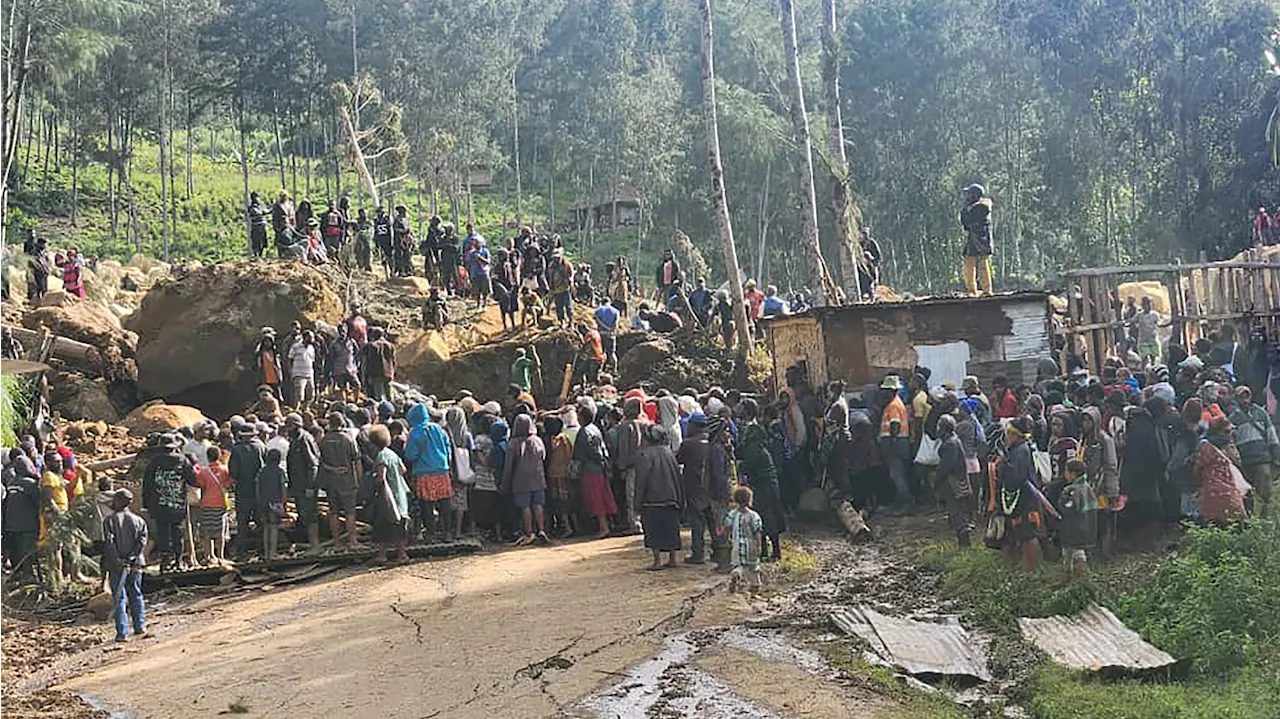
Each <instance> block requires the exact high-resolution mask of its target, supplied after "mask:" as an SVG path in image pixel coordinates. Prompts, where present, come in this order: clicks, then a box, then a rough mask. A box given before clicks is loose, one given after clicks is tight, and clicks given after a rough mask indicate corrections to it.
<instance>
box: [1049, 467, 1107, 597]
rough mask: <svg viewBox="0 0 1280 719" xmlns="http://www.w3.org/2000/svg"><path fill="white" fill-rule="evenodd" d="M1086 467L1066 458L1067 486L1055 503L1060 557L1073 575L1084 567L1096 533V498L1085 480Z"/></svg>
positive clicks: (1083, 571) (1065, 474) (1087, 470)
mask: <svg viewBox="0 0 1280 719" xmlns="http://www.w3.org/2000/svg"><path fill="white" fill-rule="evenodd" d="M1088 473H1089V468H1088V467H1087V466H1086V465H1085V463H1084V462H1082V461H1080V460H1078V459H1069V460H1067V466H1066V469H1065V472H1064V476H1065V477H1066V480H1067V486H1065V487H1063V488H1062V496H1061V497H1060V498H1059V499H1058V505H1059V507H1060V509H1061V513H1062V521H1061V522H1060V523H1059V525H1058V540H1059V541H1060V542H1061V543H1062V561H1063V564H1064V565H1065V566H1066V569H1067V571H1069V572H1071V573H1072V574H1075V575H1080V574H1084V573H1085V571H1086V570H1087V564H1086V562H1087V561H1088V557H1087V554H1086V553H1087V550H1090V549H1092V548H1093V543H1094V538H1095V537H1097V535H1098V501H1097V498H1096V497H1095V496H1094V493H1093V490H1092V489H1090V488H1089V483H1088V481H1087V480H1086V478H1087V476H1088Z"/></svg>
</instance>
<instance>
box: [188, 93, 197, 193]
mask: <svg viewBox="0 0 1280 719" xmlns="http://www.w3.org/2000/svg"><path fill="white" fill-rule="evenodd" d="M194 113H195V110H194V109H193V108H192V106H191V91H190V90H188V91H187V199H188V200H190V199H191V196H192V195H194V194H195V191H196V182H195V175H194V173H193V172H192V168H191V162H192V160H191V157H192V155H193V154H194V153H195V139H194V138H195V132H194V129H193V128H192V124H193V123H194V122H195V118H194V117H192V115H193V114H194Z"/></svg>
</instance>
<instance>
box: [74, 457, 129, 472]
mask: <svg viewBox="0 0 1280 719" xmlns="http://www.w3.org/2000/svg"><path fill="white" fill-rule="evenodd" d="M137 456H138V455H136V454H126V455H124V456H123V457H116V458H115V459H103V460H99V461H97V462H89V463H88V464H86V465H85V467H86V468H88V470H89V471H91V472H101V471H102V470H104V469H119V468H121V467H130V466H132V465H133V460H134V459H135V458H137Z"/></svg>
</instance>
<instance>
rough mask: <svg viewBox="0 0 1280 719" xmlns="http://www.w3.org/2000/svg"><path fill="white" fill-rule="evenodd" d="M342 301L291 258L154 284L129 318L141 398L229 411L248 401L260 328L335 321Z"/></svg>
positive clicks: (210, 269)
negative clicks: (135, 335)
mask: <svg viewBox="0 0 1280 719" xmlns="http://www.w3.org/2000/svg"><path fill="white" fill-rule="evenodd" d="M343 314H344V307H343V302H342V300H341V298H340V297H339V296H338V294H337V292H335V291H334V289H333V287H332V285H331V283H330V281H329V280H328V279H326V277H325V275H324V274H322V273H321V272H320V271H318V270H316V269H315V268H312V267H309V266H307V265H303V264H300V263H292V262H261V261H258V262H254V261H248V260H241V261H237V262H233V263H225V264H219V265H209V266H205V267H199V268H196V269H193V270H192V271H190V272H189V273H188V274H186V276H185V277H183V278H182V279H168V280H163V281H160V282H158V283H157V284H156V285H155V286H154V287H152V288H151V290H150V291H149V292H147V295H146V297H144V298H143V300H142V304H141V306H140V307H139V308H138V309H137V311H135V312H134V313H133V314H132V315H130V316H129V318H128V320H127V321H126V326H127V327H128V328H129V329H131V330H133V331H135V332H137V333H138V350H137V363H138V383H139V389H140V390H141V392H142V394H143V395H144V396H151V397H163V398H165V399H166V400H167V401H170V402H174V403H177V404H188V405H192V406H195V407H199V408H201V409H202V410H203V411H204V412H205V413H207V414H212V415H214V416H220V415H226V414H230V413H232V412H234V411H235V410H236V409H238V408H240V407H243V406H244V405H246V404H248V403H249V402H250V401H252V400H253V397H254V387H255V384H256V372H255V370H254V368H253V348H254V345H255V343H256V341H257V338H258V333H259V331H260V330H261V328H263V327H274V328H277V329H279V328H286V329H287V328H288V327H289V325H290V323H292V322H294V321H295V320H297V321H300V322H302V323H303V325H304V326H307V327H311V326H312V325H313V324H314V322H315V321H316V320H323V321H326V322H330V323H332V322H335V321H338V320H339V319H340V318H341V317H342V316H343Z"/></svg>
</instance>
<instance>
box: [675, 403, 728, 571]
mask: <svg viewBox="0 0 1280 719" xmlns="http://www.w3.org/2000/svg"><path fill="white" fill-rule="evenodd" d="M725 426H726V425H725V422H724V420H723V419H720V418H719V417H714V418H712V419H711V420H710V422H708V420H707V418H706V417H705V416H703V415H702V414H701V413H697V414H694V415H693V416H691V417H690V418H689V429H688V432H689V435H688V437H687V438H686V439H685V440H684V442H682V443H681V444H680V451H679V452H677V453H676V461H677V462H679V463H680V483H681V485H682V486H683V488H684V496H685V509H686V519H687V520H688V522H689V529H690V534H691V539H690V545H691V554H690V555H689V556H687V557H685V560H684V562H685V564H705V563H706V561H707V551H706V534H707V533H708V532H710V533H711V553H712V555H713V556H714V557H716V558H717V559H719V558H722V557H723V554H724V552H723V551H721V549H722V547H725V546H726V545H725V538H724V536H723V535H717V534H716V527H718V526H719V523H720V521H721V519H722V518H723V517H724V513H725V511H726V510H727V508H728V494H729V487H728V477H727V476H725V475H726V468H727V462H726V461H725V458H726V455H725V451H724V445H723V444H720V443H718V442H712V441H710V438H711V437H713V436H715V434H716V433H719V432H723V430H724V428H725ZM713 430H714V432H713Z"/></svg>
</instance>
